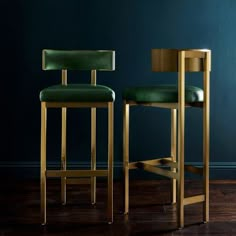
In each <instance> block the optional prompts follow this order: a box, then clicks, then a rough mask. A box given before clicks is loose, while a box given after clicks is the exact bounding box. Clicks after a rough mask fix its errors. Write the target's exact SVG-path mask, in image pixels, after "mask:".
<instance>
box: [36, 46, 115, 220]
mask: <svg viewBox="0 0 236 236" xmlns="http://www.w3.org/2000/svg"><path fill="white" fill-rule="evenodd" d="M43 70H61V72H62V82H61V84H58V85H53V86H50V87H48V88H45V89H43V90H42V91H41V92H40V101H41V221H42V224H46V178H47V177H59V178H61V201H62V203H63V204H66V186H67V184H75V183H80V182H81V181H80V180H81V179H80V178H81V177H82V178H83V179H82V180H84V177H87V179H85V180H88V182H89V183H91V203H92V204H95V203H96V177H97V176H106V177H107V178H108V214H107V216H108V222H109V223H112V222H113V106H114V105H113V104H114V101H115V93H114V91H113V90H112V89H111V88H109V87H106V86H103V85H98V84H97V82H96V81H97V76H96V74H97V71H113V70H115V52H114V51H108V50H99V51H83V50H80V51H76V50H71V51H69V50H48V49H47V50H43ZM67 70H85V71H91V84H69V83H67ZM85 107H89V108H91V170H67V168H66V159H67V156H66V123H67V122H66V117H67V108H85ZM48 108H60V109H61V111H62V117H61V119H62V126H61V130H62V133H61V170H47V168H46V126H47V125H46V123H47V109H48ZM97 108H107V109H108V168H107V169H103V170H100V169H99V170H97V169H96V109H97Z"/></svg>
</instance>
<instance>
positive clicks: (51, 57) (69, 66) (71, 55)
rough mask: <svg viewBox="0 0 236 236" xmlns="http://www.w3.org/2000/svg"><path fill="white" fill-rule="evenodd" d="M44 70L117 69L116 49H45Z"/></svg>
mask: <svg viewBox="0 0 236 236" xmlns="http://www.w3.org/2000/svg"><path fill="white" fill-rule="evenodd" d="M42 58H43V70H107V71H112V70H115V51H110V50H52V49H44V50H43V57H42Z"/></svg>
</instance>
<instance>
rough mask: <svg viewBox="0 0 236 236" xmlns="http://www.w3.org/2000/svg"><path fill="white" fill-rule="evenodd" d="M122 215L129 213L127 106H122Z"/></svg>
mask: <svg viewBox="0 0 236 236" xmlns="http://www.w3.org/2000/svg"><path fill="white" fill-rule="evenodd" d="M123 160H124V163H123V165H124V166H123V168H124V213H125V214H128V213H129V104H126V103H125V102H124V106H123Z"/></svg>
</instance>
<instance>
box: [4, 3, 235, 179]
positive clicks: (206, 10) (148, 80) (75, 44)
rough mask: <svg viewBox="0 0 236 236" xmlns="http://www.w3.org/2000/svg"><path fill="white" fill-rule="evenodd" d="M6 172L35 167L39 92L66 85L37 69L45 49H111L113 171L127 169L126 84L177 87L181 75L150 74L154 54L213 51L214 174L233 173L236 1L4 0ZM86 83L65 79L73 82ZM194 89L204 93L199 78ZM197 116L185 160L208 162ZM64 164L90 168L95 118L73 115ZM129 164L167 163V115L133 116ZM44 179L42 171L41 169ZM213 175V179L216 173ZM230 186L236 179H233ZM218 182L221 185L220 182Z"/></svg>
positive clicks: (55, 142) (146, 111)
mask: <svg viewBox="0 0 236 236" xmlns="http://www.w3.org/2000/svg"><path fill="white" fill-rule="evenodd" d="M0 4H1V48H2V49H1V52H2V55H1V59H2V60H3V62H2V63H1V93H0V96H1V100H0V102H1V130H2V132H1V135H2V137H3V139H4V142H3V145H1V146H2V147H1V156H0V165H1V166H2V167H12V166H14V165H15V166H18V165H19V166H20V165H23V166H24V165H25V166H27V165H28V166H29V167H32V166H33V165H36V166H38V163H39V144H40V102H39V99H38V94H39V92H40V89H42V88H44V87H46V86H49V85H51V84H53V83H59V82H60V73H59V72H44V71H42V70H41V51H42V49H43V48H56V49H114V50H115V51H116V71H115V72H101V73H99V74H98V82H99V83H101V84H106V85H108V86H110V87H112V88H113V89H114V90H115V92H116V97H117V99H116V105H115V166H120V164H121V161H122V100H121V94H122V89H123V88H124V87H126V86H129V85H151V84H159V83H176V82H177V80H176V78H177V77H176V74H160V73H153V72H151V62H150V50H151V48H209V49H211V50H212V74H211V165H212V168H213V169H214V168H218V167H219V168H223V169H224V168H228V169H229V168H231V170H232V169H233V170H235V169H234V167H236V162H235V156H236V149H235V139H236V127H235V125H234V124H235V122H234V121H235V120H236V112H235V111H236V108H235V98H236V94H235V87H236V70H235V66H236V47H235V42H236V29H235V22H236V1H235V0H224V1H222V0H179V1H174V0H165V1H162V0H148V1H143V0H119V1H118V0H117V1H115V0H114V1H111V0H101V1H96V0H67V1H65V0H50V1H48V0H41V1H31V0H1V3H0ZM88 81H89V74H86V73H84V72H83V73H77V72H76V73H75V72H70V73H69V82H81V83H82V82H88ZM187 82H188V83H189V84H195V85H198V86H202V79H201V76H200V75H197V74H195V75H193V76H192V77H191V78H189V79H188V80H187ZM106 114H107V113H106V111H105V110H101V111H100V112H98V154H97V155H98V161H99V163H100V165H101V166H102V165H103V163H104V161H105V160H106V154H107V153H106V143H107V137H106V135H107V126H106V117H107V116H106ZM201 115H202V113H201V110H199V109H192V110H189V111H187V114H186V118H187V124H186V161H187V162H199V161H200V160H201V154H202V150H201V148H202V144H201V143H202V141H201V137H202V132H201V127H202V122H201ZM68 116H69V117H68V121H69V125H68V158H69V160H71V161H77V160H80V161H81V163H84V165H85V166H86V165H87V163H88V162H89V152H90V146H89V139H90V128H89V123H90V117H89V110H88V109H85V110H71V111H69V114H68ZM131 121H132V123H131V141H130V142H131V154H132V155H131V159H133V160H135V159H145V158H152V157H156V156H159V155H161V156H163V155H164V156H165V155H169V144H170V141H169V139H170V135H169V133H170V127H169V123H170V112H169V111H168V110H165V109H152V108H134V109H132V113H131ZM48 127H49V129H48V156H49V160H50V161H57V160H59V157H60V146H59V144H60V112H59V111H58V110H51V111H49V112H48ZM35 171H36V172H38V168H36V169H35ZM212 174H213V175H214V173H213V172H212ZM232 174H234V175H232V176H231V177H233V178H234V177H236V173H235V171H232ZM215 176H216V177H219V178H220V177H222V176H219V174H218V176H217V174H215Z"/></svg>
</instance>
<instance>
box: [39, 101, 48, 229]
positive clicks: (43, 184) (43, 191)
mask: <svg viewBox="0 0 236 236" xmlns="http://www.w3.org/2000/svg"><path fill="white" fill-rule="evenodd" d="M46 130H47V108H46V104H45V102H42V103H41V151H40V153H41V158H40V160H41V165H40V168H41V171H40V189H41V196H40V198H41V223H42V225H45V224H46Z"/></svg>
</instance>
